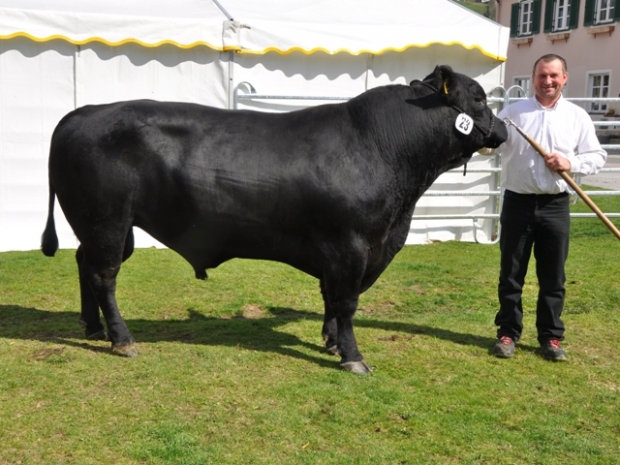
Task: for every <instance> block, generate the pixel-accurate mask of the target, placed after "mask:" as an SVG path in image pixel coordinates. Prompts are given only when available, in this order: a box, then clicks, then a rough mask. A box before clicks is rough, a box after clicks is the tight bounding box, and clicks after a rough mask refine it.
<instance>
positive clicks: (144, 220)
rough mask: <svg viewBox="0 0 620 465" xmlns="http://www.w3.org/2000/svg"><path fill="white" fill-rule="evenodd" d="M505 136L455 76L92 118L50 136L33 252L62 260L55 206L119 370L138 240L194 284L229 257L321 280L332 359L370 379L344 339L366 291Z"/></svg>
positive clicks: (127, 341)
mask: <svg viewBox="0 0 620 465" xmlns="http://www.w3.org/2000/svg"><path fill="white" fill-rule="evenodd" d="M459 113H466V114H467V115H469V116H470V117H471V118H472V119H473V124H475V128H473V130H472V131H471V133H469V134H468V135H467V134H465V133H462V132H459V130H457V128H456V126H455V122H456V121H457V115H458V114H459ZM463 124H464V125H465V126H467V122H465V123H463ZM506 136H507V133H506V128H505V126H504V124H503V123H502V122H501V121H499V120H497V119H496V118H495V116H494V115H493V113H492V112H491V110H490V109H489V108H488V106H487V105H486V95H485V93H484V91H483V89H482V87H481V86H480V85H479V84H478V83H476V82H475V81H474V80H473V79H471V78H469V77H467V76H465V75H463V74H459V73H455V72H453V71H452V69H451V68H450V67H448V66H438V67H437V68H435V70H434V72H433V73H432V74H430V75H429V76H427V77H426V78H425V79H424V81H414V82H412V83H411V84H410V85H408V86H407V85H390V86H385V87H379V88H375V89H372V90H370V91H367V92H364V93H363V94H361V95H359V96H358V97H355V98H353V99H351V100H349V101H348V102H346V103H341V104H332V105H321V106H317V107H313V108H308V109H304V110H300V111H295V112H291V113H286V114H269V113H261V112H253V111H231V110H221V109H215V108H209V107H205V106H199V105H194V104H188V103H161V102H154V101H130V102H120V103H113V104H110V105H98V106H86V107H83V108H79V109H77V110H75V111H73V112H71V113H69V114H68V115H67V116H65V117H64V118H63V119H62V120H61V121H60V123H59V124H58V126H57V127H56V129H55V131H54V134H53V136H52V141H51V150H50V158H49V180H50V201H49V217H48V222H47V226H46V229H45V232H44V233H43V238H42V250H43V253H44V254H45V255H48V256H52V255H54V253H55V251H56V250H57V249H58V239H57V237H56V232H55V226H54V219H53V208H54V196H57V197H58V202H59V203H60V205H61V207H62V210H63V212H64V213H65V216H66V218H67V220H68V222H69V224H70V225H71V227H72V228H73V231H74V233H75V235H76V236H77V238H78V239H79V241H80V246H79V247H78V249H77V253H76V258H77V262H78V268H79V276H80V290H81V299H82V309H81V317H80V323H81V324H82V325H83V326H84V327H85V331H86V335H87V336H88V337H91V338H103V337H109V339H110V340H111V341H112V350H113V351H114V352H115V353H118V354H120V355H126V356H133V355H136V354H137V353H138V351H137V349H136V347H135V344H134V338H133V337H132V335H131V333H130V332H129V329H128V328H127V325H126V324H125V322H124V321H123V318H122V317H121V314H120V312H119V309H118V306H117V303H116V297H115V287H116V276H117V274H118V272H119V270H120V267H121V263H122V262H123V261H124V260H126V259H127V258H128V257H129V256H130V255H131V253H132V252H133V232H132V227H133V226H137V227H139V228H141V229H143V230H144V231H146V232H148V233H149V234H150V235H151V236H153V237H154V238H156V239H157V240H159V241H160V242H162V243H163V244H165V245H166V246H168V247H169V248H171V249H173V250H175V251H176V252H178V253H179V254H180V255H182V256H183V257H184V258H185V259H186V260H187V261H188V262H189V263H190V264H191V265H192V266H193V268H194V270H195V273H196V277H198V278H205V277H206V269H207V268H214V267H217V266H218V265H219V264H220V263H222V262H224V261H226V260H229V259H231V258H235V257H240V258H253V259H266V260H275V261H279V262H284V263H287V264H289V265H291V266H293V267H295V268H298V269H299V270H302V271H304V272H306V273H308V274H310V275H312V276H314V277H315V278H317V279H319V280H320V288H321V293H322V296H323V300H324V302H325V318H324V324H323V329H322V334H323V338H324V340H325V342H326V348H327V349H328V350H329V351H331V352H333V353H337V354H340V356H341V357H342V360H341V366H342V367H344V368H345V369H347V370H349V371H353V372H361V373H366V372H368V371H370V368H369V366H368V365H367V364H366V363H365V362H364V360H363V357H362V354H361V353H360V352H359V350H358V347H357V342H356V340H355V336H354V334H353V315H354V313H355V311H356V309H357V305H358V299H359V295H360V293H362V292H364V291H365V290H367V289H368V288H369V287H370V286H371V285H372V284H373V283H374V282H375V281H376V279H377V278H378V277H379V275H380V274H381V273H382V272H383V271H384V270H385V268H386V267H387V266H388V264H389V263H390V262H391V261H392V259H393V258H394V255H395V254H396V253H397V252H398V251H399V250H400V249H401V248H402V247H403V245H404V243H405V239H406V237H407V233H408V230H409V224H410V221H411V216H412V214H413V209H414V207H415V204H416V202H417V200H418V199H419V198H420V196H421V195H422V194H423V193H424V191H426V189H428V188H429V186H430V185H431V184H432V183H433V181H435V179H437V177H438V176H439V175H440V174H442V173H443V172H445V171H446V170H448V169H451V168H454V167H457V166H461V165H463V164H464V163H465V162H467V160H468V159H469V158H471V156H472V154H473V153H474V152H475V151H476V150H478V149H480V148H482V147H497V146H499V145H500V144H501V143H502V142H503V141H504V140H505V139H506ZM99 309H101V312H102V313H103V316H104V318H105V322H106V325H107V334H106V332H105V330H104V327H103V325H102V323H101V320H100V316H99Z"/></svg>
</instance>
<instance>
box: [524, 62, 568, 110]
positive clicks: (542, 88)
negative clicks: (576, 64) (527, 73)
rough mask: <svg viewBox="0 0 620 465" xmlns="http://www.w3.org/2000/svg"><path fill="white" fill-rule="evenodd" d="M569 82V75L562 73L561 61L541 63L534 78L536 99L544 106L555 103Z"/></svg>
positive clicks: (537, 66)
mask: <svg viewBox="0 0 620 465" xmlns="http://www.w3.org/2000/svg"><path fill="white" fill-rule="evenodd" d="M567 80H568V73H565V72H564V71H562V62H561V61H560V60H553V61H550V62H548V63H545V62H544V61H540V62H539V63H538V64H537V65H536V71H535V72H534V75H533V76H532V81H533V83H534V90H535V91H536V98H537V99H538V101H539V102H540V103H542V104H543V105H545V104H547V105H549V104H553V103H555V102H556V100H557V99H559V98H560V94H561V92H562V89H563V88H564V85H565V84H566V81H567Z"/></svg>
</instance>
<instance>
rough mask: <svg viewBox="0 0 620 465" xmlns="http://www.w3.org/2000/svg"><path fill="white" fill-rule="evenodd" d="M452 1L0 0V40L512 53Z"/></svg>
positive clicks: (261, 50)
mask: <svg viewBox="0 0 620 465" xmlns="http://www.w3.org/2000/svg"><path fill="white" fill-rule="evenodd" d="M468 13H470V14H463V7H461V6H460V5H457V4H456V3H454V2H452V1H450V0H387V1H384V2H378V1H376V0H295V1H291V0H265V1H260V2H258V1H247V0H174V1H170V0H149V1H148V2H145V1H143V0H106V1H104V2H102V1H94V0H79V1H78V0H0V39H11V38H14V37H20V36H21V37H27V38H29V39H31V40H34V41H37V42H45V41H50V40H56V39H61V40H65V41H67V42H70V43H72V44H75V45H83V44H87V43H90V42H102V43H105V44H107V45H112V46H118V45H122V44H125V43H130V42H134V43H139V44H140V45H142V46H146V47H157V46H160V45H162V44H166V43H168V44H173V45H175V46H177V47H180V48H192V47H196V46H199V45H202V46H207V47H209V48H212V49H214V50H217V51H226V50H234V51H237V52H239V53H251V54H265V53H268V52H277V53H280V54H289V53H291V52H295V51H300V52H302V53H306V54H311V53H314V52H317V51H322V52H325V53H328V54H336V53H339V52H347V53H350V54H352V55H357V54H361V53H372V54H381V53H384V52H387V51H403V50H406V49H409V48H424V47H428V46H431V45H434V44H441V45H448V46H449V45H461V46H462V47H464V48H466V49H475V50H478V51H480V52H481V53H482V54H483V55H485V56H487V57H490V58H493V59H495V60H498V61H500V62H502V61H505V59H506V50H507V45H508V34H507V33H506V30H505V29H506V28H503V27H502V26H501V25H499V24H497V23H495V22H493V21H490V20H488V19H486V18H484V17H482V16H480V15H477V14H474V13H472V12H470V11H469V10H468Z"/></svg>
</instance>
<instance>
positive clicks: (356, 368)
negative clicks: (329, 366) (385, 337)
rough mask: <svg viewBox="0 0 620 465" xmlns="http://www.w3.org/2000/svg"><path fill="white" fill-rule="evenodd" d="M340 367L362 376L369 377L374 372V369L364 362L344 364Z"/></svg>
mask: <svg viewBox="0 0 620 465" xmlns="http://www.w3.org/2000/svg"><path fill="white" fill-rule="evenodd" d="M340 366H341V367H342V368H344V369H345V370H347V371H349V372H351V373H357V374H360V375H367V374H369V373H371V372H372V368H370V365H368V364H367V363H366V362H365V361H364V360H360V361H359V362H342V363H341V364H340Z"/></svg>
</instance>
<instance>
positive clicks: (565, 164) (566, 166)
mask: <svg viewBox="0 0 620 465" xmlns="http://www.w3.org/2000/svg"><path fill="white" fill-rule="evenodd" d="M545 164H546V165H547V168H549V169H550V170H551V171H554V172H558V171H569V170H570V161H569V160H568V158H566V157H564V156H562V155H560V154H559V153H555V152H554V153H548V154H547V155H545Z"/></svg>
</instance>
